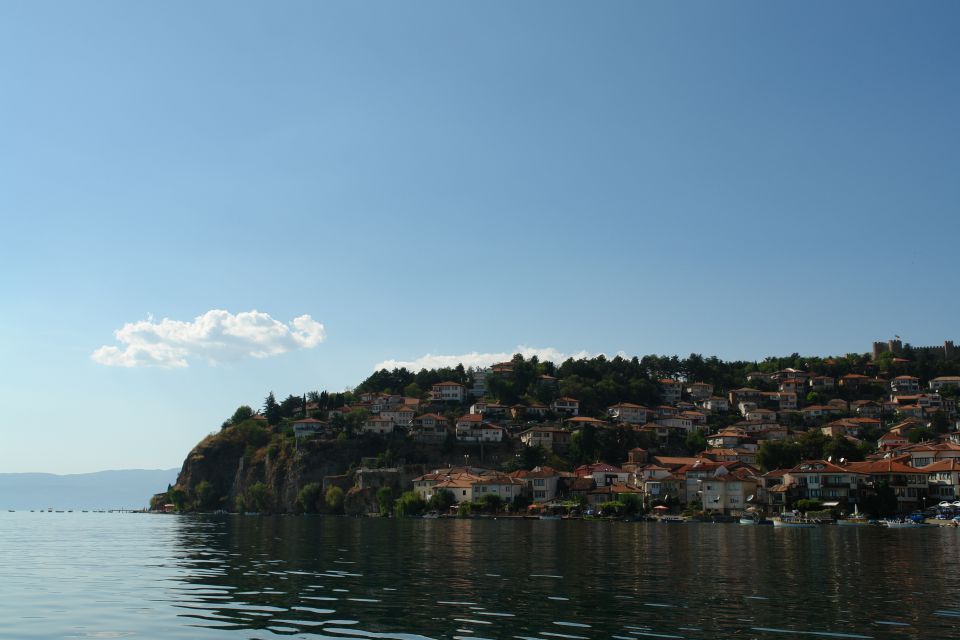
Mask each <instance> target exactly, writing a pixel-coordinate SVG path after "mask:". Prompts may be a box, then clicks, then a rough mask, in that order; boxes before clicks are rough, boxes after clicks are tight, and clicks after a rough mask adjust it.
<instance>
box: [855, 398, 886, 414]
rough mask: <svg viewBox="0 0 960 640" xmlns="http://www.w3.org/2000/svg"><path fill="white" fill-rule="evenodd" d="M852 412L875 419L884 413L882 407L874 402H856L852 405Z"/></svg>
mask: <svg viewBox="0 0 960 640" xmlns="http://www.w3.org/2000/svg"><path fill="white" fill-rule="evenodd" d="M850 410H851V411H853V412H854V413H856V414H857V415H858V416H863V417H865V418H875V417H877V416H879V415H881V414H882V413H883V409H882V408H881V407H880V405H879V404H877V403H876V402H874V401H872V400H854V401H853V402H851V403H850Z"/></svg>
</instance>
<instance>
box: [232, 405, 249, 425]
mask: <svg viewBox="0 0 960 640" xmlns="http://www.w3.org/2000/svg"><path fill="white" fill-rule="evenodd" d="M252 417H253V409H251V408H250V407H248V406H247V405H245V404H242V405H240V406H239V407H237V410H236V411H234V412H233V416H232V417H231V418H230V424H232V425H238V424H240V423H241V422H243V421H245V420H249V419H250V418H252Z"/></svg>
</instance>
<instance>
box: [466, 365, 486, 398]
mask: <svg viewBox="0 0 960 640" xmlns="http://www.w3.org/2000/svg"><path fill="white" fill-rule="evenodd" d="M489 373H490V369H474V370H473V386H472V387H471V388H470V395H472V396H473V397H474V398H482V397H483V396H485V395H487V375H488V374H489Z"/></svg>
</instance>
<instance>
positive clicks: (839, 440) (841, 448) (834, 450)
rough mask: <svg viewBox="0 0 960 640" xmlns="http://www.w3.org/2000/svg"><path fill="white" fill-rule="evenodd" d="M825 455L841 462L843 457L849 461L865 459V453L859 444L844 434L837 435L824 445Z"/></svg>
mask: <svg viewBox="0 0 960 640" xmlns="http://www.w3.org/2000/svg"><path fill="white" fill-rule="evenodd" d="M823 457H824V458H831V459H833V461H834V462H839V461H840V460H841V459H843V460H847V461H849V462H859V461H860V460H863V458H864V455H863V450H862V449H861V448H860V447H859V446H857V445H856V444H854V443H853V442H851V441H850V440H848V439H847V438H845V437H844V436H841V435H836V436H834V437H832V438H830V439H829V440H828V441H827V442H826V444H824V445H823Z"/></svg>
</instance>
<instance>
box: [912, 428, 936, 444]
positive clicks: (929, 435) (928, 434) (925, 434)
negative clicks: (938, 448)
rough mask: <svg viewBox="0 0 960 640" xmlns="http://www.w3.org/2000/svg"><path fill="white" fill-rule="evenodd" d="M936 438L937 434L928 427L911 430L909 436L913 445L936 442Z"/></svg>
mask: <svg viewBox="0 0 960 640" xmlns="http://www.w3.org/2000/svg"><path fill="white" fill-rule="evenodd" d="M936 437H937V434H936V432H935V431H934V430H933V429H929V428H927V427H917V428H916V429H911V430H910V433H908V434H907V440H909V441H910V442H911V443H912V444H916V443H918V442H923V441H925V440H935V439H936Z"/></svg>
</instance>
